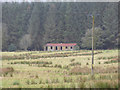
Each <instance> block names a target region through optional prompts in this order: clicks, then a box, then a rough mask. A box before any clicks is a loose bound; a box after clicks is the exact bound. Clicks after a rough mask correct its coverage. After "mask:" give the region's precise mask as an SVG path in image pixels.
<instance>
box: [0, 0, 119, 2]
mask: <svg viewBox="0 0 120 90" xmlns="http://www.w3.org/2000/svg"><path fill="white" fill-rule="evenodd" d="M12 1H14V2H53V1H54V2H118V1H120V0H0V2H12Z"/></svg>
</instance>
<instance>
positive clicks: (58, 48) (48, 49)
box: [44, 46, 75, 51]
mask: <svg viewBox="0 0 120 90" xmlns="http://www.w3.org/2000/svg"><path fill="white" fill-rule="evenodd" d="M60 50H61V46H57V50H56V46H52V49H51V46H47V50H46V46H44V51H60ZM62 50H63V51H65V50H75V46H72V49H71V46H67V49H66V46H62Z"/></svg>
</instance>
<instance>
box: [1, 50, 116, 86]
mask: <svg viewBox="0 0 120 90" xmlns="http://www.w3.org/2000/svg"><path fill="white" fill-rule="evenodd" d="M2 59H3V61H2V65H3V66H2V67H3V68H2V69H1V71H2V74H1V79H2V87H3V88H118V50H96V51H95V62H94V73H95V74H94V77H91V51H90V50H79V51H58V52H57V51H56V52H43V51H26V52H2Z"/></svg>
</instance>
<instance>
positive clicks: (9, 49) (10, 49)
mask: <svg viewBox="0 0 120 90" xmlns="http://www.w3.org/2000/svg"><path fill="white" fill-rule="evenodd" d="M16 49H17V47H16V46H15V45H14V44H10V45H9V46H8V51H10V52H12V51H15V50H16Z"/></svg>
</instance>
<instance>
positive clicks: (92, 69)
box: [91, 15, 94, 76]
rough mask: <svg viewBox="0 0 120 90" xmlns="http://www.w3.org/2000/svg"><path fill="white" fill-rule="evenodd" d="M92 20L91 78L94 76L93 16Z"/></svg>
mask: <svg viewBox="0 0 120 90" xmlns="http://www.w3.org/2000/svg"><path fill="white" fill-rule="evenodd" d="M92 18H93V26H92V27H93V28H92V67H91V73H92V76H93V75H94V15H93V16H92Z"/></svg>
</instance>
